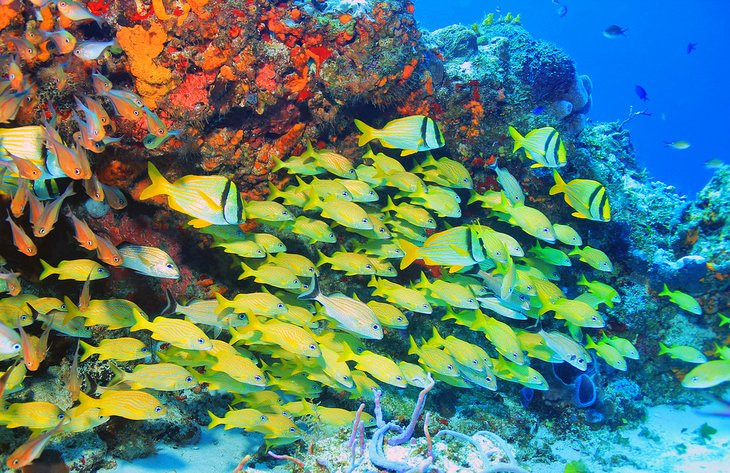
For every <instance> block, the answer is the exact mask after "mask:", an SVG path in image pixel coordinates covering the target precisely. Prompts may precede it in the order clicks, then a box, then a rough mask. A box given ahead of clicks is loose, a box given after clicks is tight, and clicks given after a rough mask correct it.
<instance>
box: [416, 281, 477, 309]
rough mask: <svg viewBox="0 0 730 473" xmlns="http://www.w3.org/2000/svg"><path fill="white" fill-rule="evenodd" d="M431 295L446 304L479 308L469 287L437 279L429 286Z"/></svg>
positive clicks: (464, 307)
mask: <svg viewBox="0 0 730 473" xmlns="http://www.w3.org/2000/svg"><path fill="white" fill-rule="evenodd" d="M427 290H428V293H429V296H430V297H434V298H437V299H439V300H441V301H443V303H445V304H446V305H450V306H452V307H455V308H460V309H478V308H479V304H478V303H477V302H476V300H475V296H474V293H472V292H471V290H470V289H469V288H468V287H465V286H461V285H459V284H455V283H450V282H446V281H442V280H440V279H437V280H435V281H433V282H432V283H431V284H430V285H429V286H428V288H427Z"/></svg>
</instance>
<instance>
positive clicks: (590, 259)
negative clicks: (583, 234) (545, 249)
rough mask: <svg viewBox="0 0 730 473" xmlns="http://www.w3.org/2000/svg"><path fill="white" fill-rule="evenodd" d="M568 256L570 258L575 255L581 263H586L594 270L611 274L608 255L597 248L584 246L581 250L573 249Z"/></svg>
mask: <svg viewBox="0 0 730 473" xmlns="http://www.w3.org/2000/svg"><path fill="white" fill-rule="evenodd" d="M568 254H569V255H570V256H573V255H577V256H578V257H579V259H580V260H581V261H583V262H584V263H587V264H588V265H590V266H591V267H592V268H594V269H597V270H599V271H606V272H607V273H611V272H613V263H611V260H610V259H609V258H608V255H607V254H606V253H604V252H603V251H601V250H599V249H597V248H592V247H590V246H584V247H583V248H578V247H575V249H574V250H573V251H571V252H570V253H568Z"/></svg>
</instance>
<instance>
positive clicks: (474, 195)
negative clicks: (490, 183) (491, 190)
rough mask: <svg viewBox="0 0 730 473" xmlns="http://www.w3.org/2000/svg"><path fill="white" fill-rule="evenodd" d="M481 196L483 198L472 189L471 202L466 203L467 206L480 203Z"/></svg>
mask: <svg viewBox="0 0 730 473" xmlns="http://www.w3.org/2000/svg"><path fill="white" fill-rule="evenodd" d="M481 196H482V195H481V194H479V193H478V192H477V191H475V190H474V189H470V190H469V200H468V201H467V202H466V205H471V204H473V203H474V202H479V198H480V197H481Z"/></svg>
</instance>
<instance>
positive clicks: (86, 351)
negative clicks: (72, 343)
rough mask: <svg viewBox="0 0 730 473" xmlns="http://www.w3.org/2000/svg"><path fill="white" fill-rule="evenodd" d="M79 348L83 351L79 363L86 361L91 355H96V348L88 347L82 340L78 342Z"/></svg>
mask: <svg viewBox="0 0 730 473" xmlns="http://www.w3.org/2000/svg"><path fill="white" fill-rule="evenodd" d="M79 347H81V349H82V350H84V352H83V353H82V354H81V357H80V358H79V361H86V360H87V359H88V358H89V357H90V356H91V355H93V354H95V353H96V347H94V346H91V345H89V344H88V343H86V342H85V341H83V340H79Z"/></svg>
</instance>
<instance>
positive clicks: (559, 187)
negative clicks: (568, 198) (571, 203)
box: [550, 169, 565, 195]
mask: <svg viewBox="0 0 730 473" xmlns="http://www.w3.org/2000/svg"><path fill="white" fill-rule="evenodd" d="M553 179H555V185H554V186H552V187H551V188H550V195H555V194H560V193H561V192H565V181H564V180H563V178H562V177H561V176H560V173H559V172H558V171H557V170H556V169H553Z"/></svg>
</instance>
